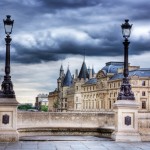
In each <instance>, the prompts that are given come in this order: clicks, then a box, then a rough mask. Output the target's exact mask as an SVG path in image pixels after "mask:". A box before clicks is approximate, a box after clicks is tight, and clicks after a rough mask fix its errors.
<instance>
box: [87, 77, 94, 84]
mask: <svg viewBox="0 0 150 150" xmlns="http://www.w3.org/2000/svg"><path fill="white" fill-rule="evenodd" d="M96 83H97V79H96V78H91V79H89V80H88V81H87V82H86V83H85V84H96Z"/></svg>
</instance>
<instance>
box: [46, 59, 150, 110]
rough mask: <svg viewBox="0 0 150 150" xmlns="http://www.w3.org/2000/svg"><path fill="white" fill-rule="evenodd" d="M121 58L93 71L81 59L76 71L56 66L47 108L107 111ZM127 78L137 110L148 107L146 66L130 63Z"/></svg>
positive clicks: (149, 71)
mask: <svg viewBox="0 0 150 150" xmlns="http://www.w3.org/2000/svg"><path fill="white" fill-rule="evenodd" d="M123 65H124V63H123V62H108V63H106V66H104V67H103V68H102V69H101V70H99V71H98V73H97V74H96V73H95V72H94V69H87V67H86V63H85V61H83V64H82V67H81V69H80V72H79V74H78V71H76V74H75V76H72V75H71V73H70V70H69V68H68V70H67V72H66V74H64V70H63V67H62V66H61V68H60V76H59V78H58V79H57V84H58V86H57V88H56V89H55V90H54V91H53V92H50V93H49V96H48V97H49V98H48V99H49V111H105V110H107V111H109V110H110V111H111V110H112V109H113V104H114V103H115V101H116V100H117V96H118V92H119V91H120V86H121V83H122V78H123ZM129 79H130V83H131V86H132V91H133V92H134V95H135V99H136V101H137V102H139V104H140V110H143V111H149V110H150V69H149V68H140V67H139V66H130V64H129Z"/></svg>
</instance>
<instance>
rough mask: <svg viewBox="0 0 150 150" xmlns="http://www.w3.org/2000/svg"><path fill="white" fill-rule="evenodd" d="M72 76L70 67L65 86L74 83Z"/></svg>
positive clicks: (64, 82)
mask: <svg viewBox="0 0 150 150" xmlns="http://www.w3.org/2000/svg"><path fill="white" fill-rule="evenodd" d="M72 80H73V79H72V76H71V73H70V70H69V68H68V70H67V73H66V75H65V78H64V81H63V86H71V85H72Z"/></svg>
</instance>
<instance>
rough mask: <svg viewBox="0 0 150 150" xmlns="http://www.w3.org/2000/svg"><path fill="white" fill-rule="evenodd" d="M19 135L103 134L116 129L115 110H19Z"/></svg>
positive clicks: (108, 134) (105, 134)
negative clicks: (65, 111)
mask: <svg viewBox="0 0 150 150" xmlns="http://www.w3.org/2000/svg"><path fill="white" fill-rule="evenodd" d="M17 128H18V131H19V136H20V137H21V136H30V135H32V136H33V135H103V136H110V134H111V133H112V131H113V129H114V113H113V112H91V113H89V112H88V113H87V112H67V113H64V112H57V113H56V112H55V113H52V112H18V121H17Z"/></svg>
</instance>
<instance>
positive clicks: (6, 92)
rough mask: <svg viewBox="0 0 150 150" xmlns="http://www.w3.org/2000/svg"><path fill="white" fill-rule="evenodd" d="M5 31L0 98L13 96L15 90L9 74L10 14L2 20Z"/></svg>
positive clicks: (11, 24)
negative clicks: (4, 53) (3, 66)
mask: <svg viewBox="0 0 150 150" xmlns="http://www.w3.org/2000/svg"><path fill="white" fill-rule="evenodd" d="M3 22H4V28H5V33H6V38H5V41H6V56H5V75H4V81H3V82H2V85H1V91H0V97H1V98H15V92H14V90H13V84H12V81H11V76H10V42H11V40H12V39H11V38H10V34H11V33H12V28H13V23H14V20H11V16H10V15H7V16H6V19H4V20H3Z"/></svg>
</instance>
